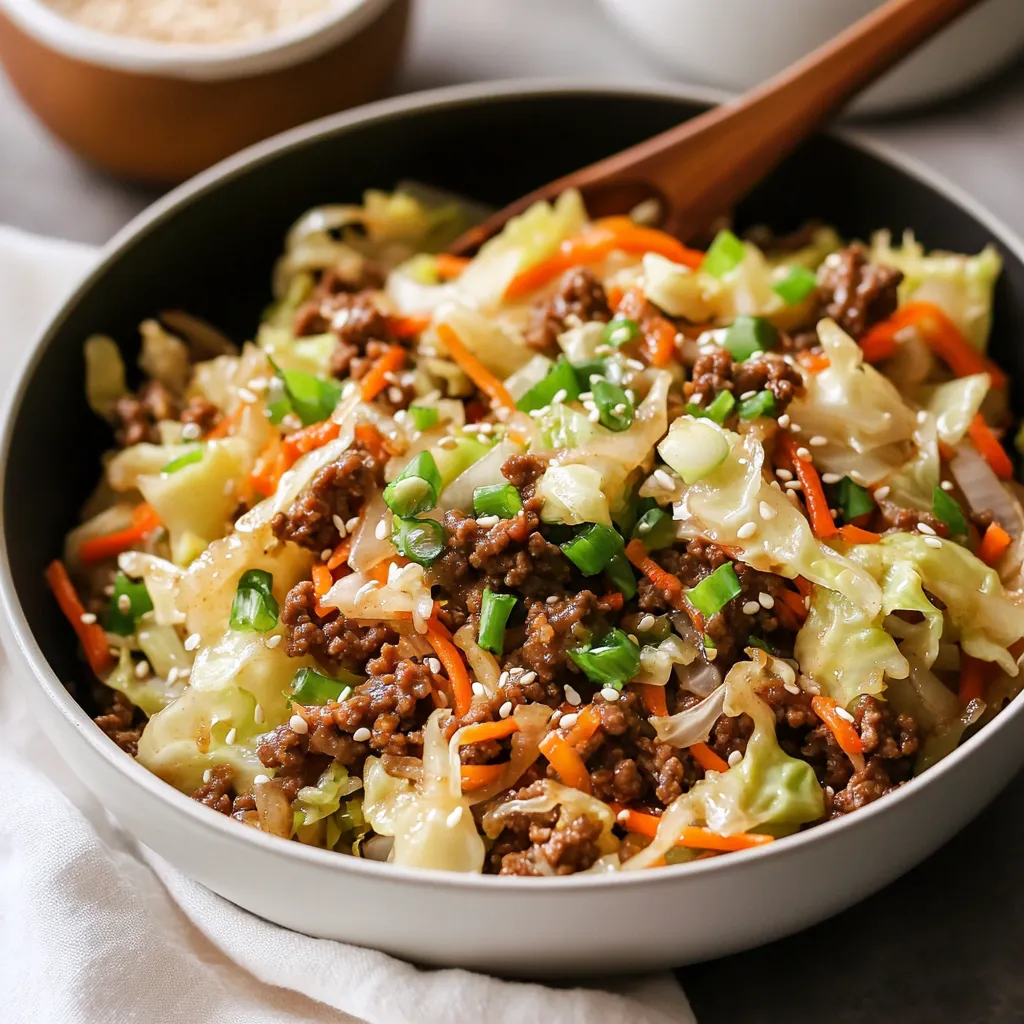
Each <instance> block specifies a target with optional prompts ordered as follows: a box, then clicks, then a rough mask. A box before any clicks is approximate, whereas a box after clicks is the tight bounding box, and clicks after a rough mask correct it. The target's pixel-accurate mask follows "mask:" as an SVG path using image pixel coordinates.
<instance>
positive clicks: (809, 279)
mask: <svg viewBox="0 0 1024 1024" xmlns="http://www.w3.org/2000/svg"><path fill="white" fill-rule="evenodd" d="M817 287H818V278H817V276H816V275H815V274H814V272H813V271H811V270H808V269H807V268H806V267H792V268H790V271H789V273H788V274H787V275H786V276H785V277H784V278H783V279H782V280H781V281H778V282H776V283H775V284H774V285H772V291H773V292H775V294H776V295H778V296H779V298H780V299H782V301H783V302H785V303H786V305H787V306H795V305H796V304H797V303H798V302H803V300H804V299H806V298H807V296H808V295H810V294H811V292H813V291H814V289H815V288H817Z"/></svg>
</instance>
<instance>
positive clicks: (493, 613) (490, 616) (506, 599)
mask: <svg viewBox="0 0 1024 1024" xmlns="http://www.w3.org/2000/svg"><path fill="white" fill-rule="evenodd" d="M515 606H516V598H515V596H514V595H513V594H495V593H494V591H492V590H489V589H488V588H486V587H485V588H484V596H483V600H482V601H481V603H480V635H479V636H478V637H477V643H478V644H479V645H480V646H481V647H482V648H483V649H484V650H485V651H490V652H491V654H501V653H502V652H503V651H504V648H505V623H507V622H508V617H509V616H510V615H511V614H512V609H513V608H515Z"/></svg>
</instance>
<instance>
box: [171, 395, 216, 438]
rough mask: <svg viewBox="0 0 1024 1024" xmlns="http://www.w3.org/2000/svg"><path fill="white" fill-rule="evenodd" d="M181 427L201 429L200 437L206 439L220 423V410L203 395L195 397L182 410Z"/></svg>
mask: <svg viewBox="0 0 1024 1024" xmlns="http://www.w3.org/2000/svg"><path fill="white" fill-rule="evenodd" d="M180 419H181V425H182V426H195V427H198V428H199V435H198V436H199V437H205V436H206V435H207V434H208V433H209V432H210V431H211V430H212V429H213V428H214V427H215V426H216V425H217V423H218V422H219V420H220V410H219V409H218V408H217V406H215V405H214V404H213V402H211V401H209V399H206V398H203V396H202V395H193V396H192V397H191V398H190V399H189V400H188V402H187V403H186V405H185V408H184V409H182V410H181V417H180Z"/></svg>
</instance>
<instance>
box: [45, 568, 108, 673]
mask: <svg viewBox="0 0 1024 1024" xmlns="http://www.w3.org/2000/svg"><path fill="white" fill-rule="evenodd" d="M46 582H47V583H49V585H50V590H52V591H53V596H54V597H55V598H56V599H57V604H59V605H60V610H61V611H62V612H63V613H64V617H65V618H66V619H67V620H68V622H70V623H71V625H72V627H73V628H74V631H75V632H76V633H77V634H78V640H79V642H80V643H81V645H82V649H83V650H84V651H85V657H86V658H87V659H88V662H89V666H90V667H91V668H92V670H93V672H95V673H96V674H97V675H99V674H100V673H102V672H104V671H106V670H107V669H108V668H110V667H111V666H112V665H113V664H114V656H113V655H112V654H111V653H110V645H109V644H108V643H107V636H106V634H105V633H104V632H103V627H102V626H101V625H100V624H99V623H98V622H83V621H82V616H83V615H85V614H86V611H85V607H84V606H83V604H82V602H81V600H80V599H79V597H78V594H77V592H76V591H75V586H74V584H73V583H72V582H71V577H70V576H68V571H67V569H65V568H64V563H63V562H61V561H60V560H59V559H57V560H55V561H53V562H51V563H50V564H49V565H48V566H47V567H46Z"/></svg>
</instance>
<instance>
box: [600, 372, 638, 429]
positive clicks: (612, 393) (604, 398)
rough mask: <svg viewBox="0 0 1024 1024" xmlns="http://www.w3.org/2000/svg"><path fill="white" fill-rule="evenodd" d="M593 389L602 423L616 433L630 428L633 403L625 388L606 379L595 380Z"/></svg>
mask: <svg viewBox="0 0 1024 1024" xmlns="http://www.w3.org/2000/svg"><path fill="white" fill-rule="evenodd" d="M591 390H592V391H593V394H594V404H595V405H596V406H597V409H598V412H599V413H600V416H601V425H602V426H603V427H607V428H608V429H609V430H614V431H615V432H616V433H620V432H621V431H623V430H628V429H629V427H630V425H631V424H632V422H633V403H632V401H630V398H629V395H627V394H626V390H625V388H622V387H620V386H619V385H618V384H612V383H610V382H609V381H606V380H595V381H594V383H593V386H592V388H591Z"/></svg>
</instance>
